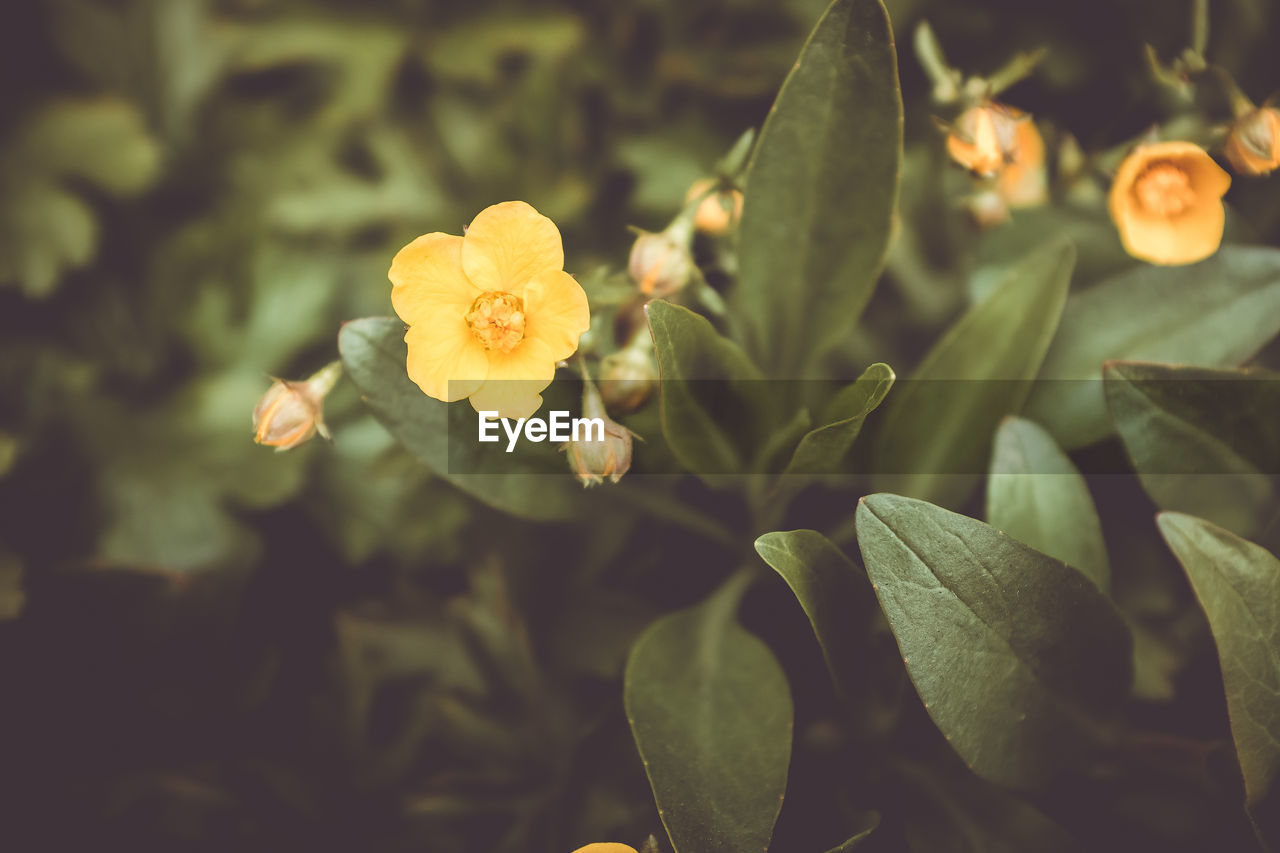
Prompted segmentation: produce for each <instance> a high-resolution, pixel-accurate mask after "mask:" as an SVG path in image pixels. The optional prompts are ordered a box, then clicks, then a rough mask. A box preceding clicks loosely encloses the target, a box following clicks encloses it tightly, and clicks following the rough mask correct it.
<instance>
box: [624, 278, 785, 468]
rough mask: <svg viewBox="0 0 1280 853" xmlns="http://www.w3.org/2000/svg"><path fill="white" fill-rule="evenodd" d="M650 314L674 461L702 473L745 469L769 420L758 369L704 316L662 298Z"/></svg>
mask: <svg viewBox="0 0 1280 853" xmlns="http://www.w3.org/2000/svg"><path fill="white" fill-rule="evenodd" d="M646 314H647V315H648V318H649V330H650V332H652V334H653V344H654V349H655V351H656V353H657V356H658V370H659V372H660V373H661V375H662V432H663V435H665V436H666V439H667V444H668V445H670V447H671V450H672V452H673V453H674V454H675V456H676V459H678V460H679V461H680V464H681V465H683V466H684V467H685V468H687V469H688V470H689V471H692V472H695V473H698V474H731V473H738V472H741V471H744V470H746V469H747V466H748V465H749V464H750V462H751V461H752V457H753V455H754V448H755V446H758V443H757V441H756V440H755V437H757V436H761V435H768V434H769V430H768V426H769V425H770V423H771V421H772V418H768V417H766V415H767V414H768V411H769V410H768V408H767V407H766V406H765V405H764V401H763V400H762V399H761V396H762V394H763V390H764V389H763V383H762V382H761V381H760V380H761V376H760V371H759V370H757V369H756V367H755V365H753V364H752V363H751V361H750V360H749V359H748V358H747V357H746V356H745V355H744V354H743V353H742V350H740V349H739V348H738V345H737V344H735V343H734V342H733V341H731V340H729V339H728V338H726V337H724V336H723V335H721V334H720V333H719V332H717V331H716V330H715V328H714V327H712V325H711V323H710V322H708V321H707V318H705V317H703V316H701V315H700V314H695V313H693V312H692V311H690V310H689V309H688V308H682V307H680V306H678V305H672V304H670V303H668V302H662V301H655V302H651V303H649V305H648V306H647V308H646Z"/></svg>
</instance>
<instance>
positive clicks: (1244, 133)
mask: <svg viewBox="0 0 1280 853" xmlns="http://www.w3.org/2000/svg"><path fill="white" fill-rule="evenodd" d="M1223 153H1224V154H1226V155H1227V159H1228V160H1230V161H1231V165H1232V166H1233V167H1234V168H1235V170H1236V171H1237V172H1239V173H1240V174H1242V175H1265V174H1267V173H1269V172H1271V171H1273V170H1274V169H1275V168H1276V167H1277V166H1280V110H1277V109H1276V108H1275V107H1262V108H1260V109H1256V110H1254V111H1253V112H1250V113H1246V114H1245V115H1243V116H1241V117H1240V118H1239V119H1238V120H1237V121H1236V123H1235V124H1234V125H1232V126H1231V133H1230V135H1228V136H1227V144H1226V147H1225V148H1224V149H1223Z"/></svg>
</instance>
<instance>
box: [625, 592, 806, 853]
mask: <svg viewBox="0 0 1280 853" xmlns="http://www.w3.org/2000/svg"><path fill="white" fill-rule="evenodd" d="M740 598H741V590H740V587H739V588H735V586H729V587H725V588H723V589H722V590H721V591H720V592H718V593H717V594H715V595H713V596H712V597H711V598H710V599H708V600H707V601H706V602H705V603H704V604H702V605H700V606H698V607H695V608H692V609H689V610H683V611H680V612H678V613H674V614H672V615H670V616H666V617H663V618H662V619H660V620H658V621H657V622H655V623H654V624H653V625H652V626H650V627H649V629H648V630H647V631H645V633H644V634H643V635H642V636H641V637H640V639H639V640H638V641H636V645H635V647H634V648H633V649H632V651H631V656H630V658H629V659H628V661H627V669H626V676H625V683H624V687H623V691H624V692H623V699H624V702H625V704H626V710H627V719H628V720H629V722H630V723H631V733H632V735H633V736H634V737H635V741H636V747H637V748H638V749H639V751H640V757H641V759H642V760H643V762H644V767H645V771H646V772H647V773H648V775H649V783H650V785H651V786H652V788H653V796H654V799H655V800H656V801H657V804H658V814H659V815H661V817H662V822H663V825H664V826H665V827H666V828H667V835H668V836H669V837H670V838H671V844H672V847H673V848H674V850H675V853H741V851H743V850H761V851H763V850H766V849H768V846H769V839H770V838H771V836H772V835H773V824H774V821H775V820H777V817H778V810H779V809H780V808H781V806H782V797H783V794H784V793H785V791H786V785H787V769H788V764H789V762H790V760H791V727H792V707H791V693H790V689H789V688H788V686H787V679H786V676H785V675H784V674H783V672H782V668H781V667H780V666H779V665H778V661H777V660H776V659H775V658H774V656H773V653H772V652H771V651H769V648H768V646H766V645H765V644H764V643H763V642H761V641H760V640H759V639H757V638H756V637H755V636H753V635H752V634H749V633H748V632H747V631H745V630H744V629H743V628H742V626H741V625H739V624H738V622H737V620H736V619H735V615H734V614H735V611H736V610H737V606H738V602H739V600H740Z"/></svg>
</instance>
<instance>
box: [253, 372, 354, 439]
mask: <svg viewBox="0 0 1280 853" xmlns="http://www.w3.org/2000/svg"><path fill="white" fill-rule="evenodd" d="M341 375H342V363H341V362H337V361H335V362H333V363H331V364H329V365H327V366H325V367H323V368H321V369H320V370H318V371H316V372H315V373H314V374H312V375H311V377H310V378H309V379H307V380H306V381H305V382H293V381H290V380H288V379H277V380H275V381H274V382H272V383H271V387H270V388H268V389H267V393H265V394H263V395H262V399H261V400H259V401H258V405H256V406H254V408H253V440H254V441H256V442H257V443H258V444H265V445H267V446H268V447H274V448H275V449H276V452H277V453H279V452H280V451H281V450H289V449H291V448H294V447H297V446H298V445H299V444H303V443H305V442H307V441H310V440H311V437H312V436H314V435H315V434H316V433H317V432H318V433H320V435H322V436H324V437H325V438H329V430H328V428H326V427H325V425H324V398H325V395H326V394H328V393H329V392H330V391H331V390H333V386H334V384H335V383H336V382H337V381H338V377H339V376H341Z"/></svg>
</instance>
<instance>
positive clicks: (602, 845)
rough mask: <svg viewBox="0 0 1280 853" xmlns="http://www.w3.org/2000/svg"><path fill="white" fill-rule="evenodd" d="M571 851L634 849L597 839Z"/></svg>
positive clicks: (631, 852)
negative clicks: (593, 842)
mask: <svg viewBox="0 0 1280 853" xmlns="http://www.w3.org/2000/svg"><path fill="white" fill-rule="evenodd" d="M573 853H636V849H635V848H634V847H631V846H630V845H627V844H618V843H617V842H616V841H597V842H596V843H595V844H588V845H587V846H586V847H579V848H578V849H577V850H575V851H573Z"/></svg>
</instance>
